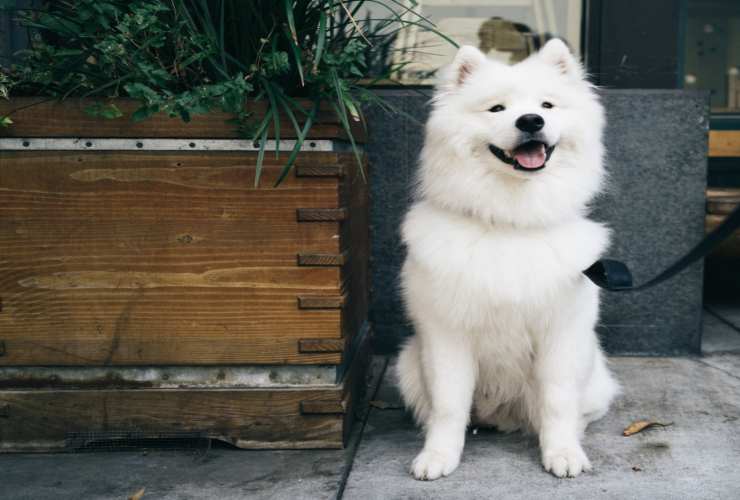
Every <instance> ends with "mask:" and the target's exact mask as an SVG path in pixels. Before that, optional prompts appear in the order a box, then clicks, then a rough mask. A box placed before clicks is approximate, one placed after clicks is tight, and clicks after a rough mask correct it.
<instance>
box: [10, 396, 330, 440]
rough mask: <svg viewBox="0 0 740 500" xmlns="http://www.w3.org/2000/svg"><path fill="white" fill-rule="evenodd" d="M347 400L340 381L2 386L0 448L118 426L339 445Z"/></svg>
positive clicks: (140, 430)
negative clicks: (315, 385)
mask: <svg viewBox="0 0 740 500" xmlns="http://www.w3.org/2000/svg"><path fill="white" fill-rule="evenodd" d="M343 398H344V396H343V390H342V388H341V386H337V387H336V388H327V389H271V390H255V389H244V390H237V389H233V390H232V389H212V390H207V389H195V388H188V389H182V390H180V389H170V390H159V389H133V390H43V389H36V390H15V391H0V405H5V408H6V413H7V416H4V417H3V419H2V425H0V450H4V451H9V450H14V451H21V450H37V451H39V450H48V449H60V448H64V446H65V439H66V438H67V437H68V436H69V435H70V433H91V432H98V433H103V435H105V434H104V433H105V432H121V431H124V432H125V431H135V432H136V433H143V434H147V433H150V434H153V435H156V434H157V433H170V432H172V431H178V432H197V433H202V434H203V435H206V436H209V437H212V438H215V439H220V440H223V441H226V442H229V443H231V444H234V445H236V446H238V447H242V448H340V447H341V446H342V427H343V418H344V416H343V415H342V413H343V402H344V401H343ZM314 401H316V403H315V404H314ZM303 409H306V410H308V413H313V415H311V416H310V417H306V416H304V415H303V412H302V410H303ZM339 409H341V411H336V410H339ZM329 410H332V411H329Z"/></svg>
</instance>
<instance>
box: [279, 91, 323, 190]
mask: <svg viewBox="0 0 740 500" xmlns="http://www.w3.org/2000/svg"><path fill="white" fill-rule="evenodd" d="M318 110H319V102H318V101H316V102H314V104H313V106H312V107H311V112H310V113H309V114H308V117H307V118H306V123H304V124H303V130H301V132H300V134H298V137H297V138H296V141H295V146H294V147H293V151H291V152H290V156H289V157H288V161H287V162H286V163H285V166H284V167H283V170H282V171H281V172H280V177H278V179H277V181H275V187H277V186H279V185H280V183H281V182H283V180H284V179H285V177H286V176H287V175H288V173H289V172H290V169H291V168H292V167H293V163H294V162H295V159H296V157H297V156H298V153H299V152H300V151H301V147H303V141H304V140H305V139H306V136H307V135H308V131H309V130H311V126H312V125H313V120H314V118H315V117H316V113H317V112H318Z"/></svg>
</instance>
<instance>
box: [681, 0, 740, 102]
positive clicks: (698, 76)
mask: <svg viewBox="0 0 740 500" xmlns="http://www.w3.org/2000/svg"><path fill="white" fill-rule="evenodd" d="M685 55H686V60H685V67H684V69H685V74H684V81H685V87H686V88H695V89H703V90H709V91H711V95H712V97H711V99H712V100H711V103H712V112H714V113H726V112H734V113H737V112H738V111H740V1H738V0H689V3H688V20H687V26H686V53H685Z"/></svg>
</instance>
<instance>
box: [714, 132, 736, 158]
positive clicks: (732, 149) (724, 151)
mask: <svg viewBox="0 0 740 500" xmlns="http://www.w3.org/2000/svg"><path fill="white" fill-rule="evenodd" d="M709 156H710V158H733V157H740V130H710V131H709Z"/></svg>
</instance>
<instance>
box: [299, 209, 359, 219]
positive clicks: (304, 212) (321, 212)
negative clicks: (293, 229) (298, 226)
mask: <svg viewBox="0 0 740 500" xmlns="http://www.w3.org/2000/svg"><path fill="white" fill-rule="evenodd" d="M296 218H297V219H298V222H333V221H337V222H340V221H343V220H345V219H346V218H347V209H346V208H298V209H296Z"/></svg>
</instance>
